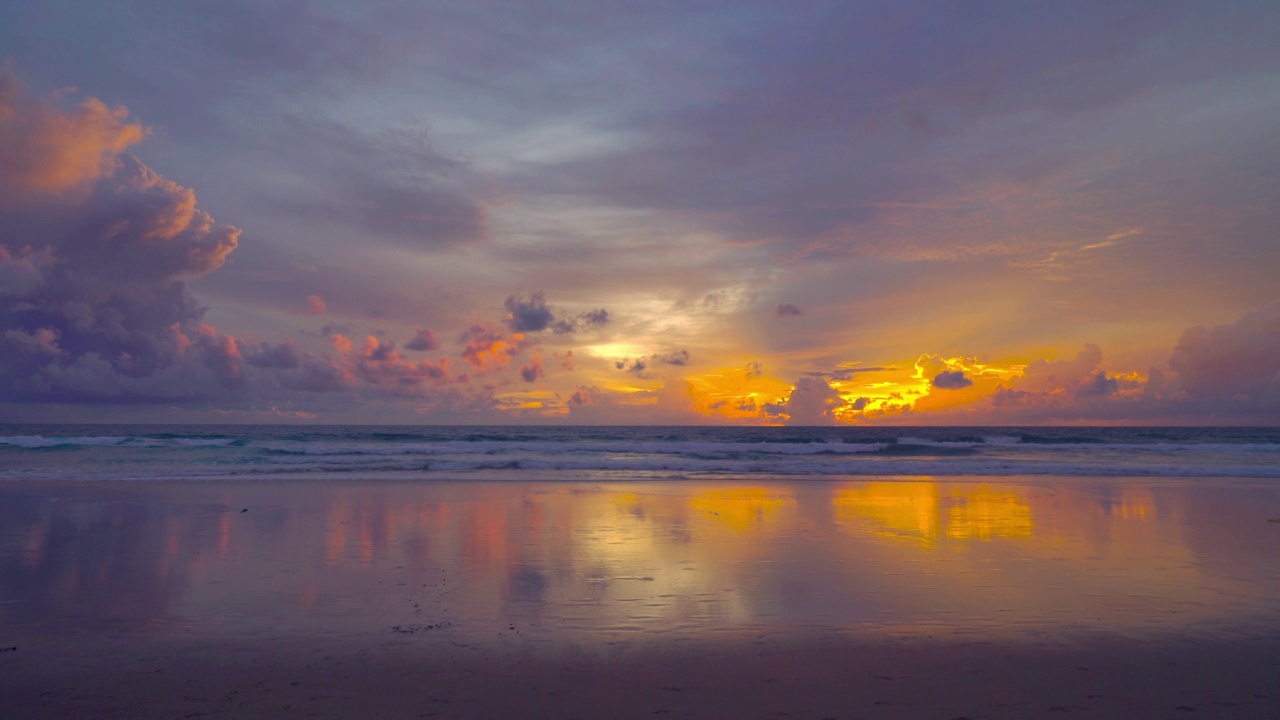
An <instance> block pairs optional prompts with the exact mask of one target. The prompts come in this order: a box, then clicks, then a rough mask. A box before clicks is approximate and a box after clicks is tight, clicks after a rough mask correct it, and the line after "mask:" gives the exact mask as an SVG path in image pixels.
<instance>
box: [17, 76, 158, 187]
mask: <svg viewBox="0 0 1280 720" xmlns="http://www.w3.org/2000/svg"><path fill="white" fill-rule="evenodd" d="M146 135H147V129H146V128H144V127H143V126H142V125H139V124H137V123H132V122H129V111H128V110H127V109H125V108H123V107H115V108H109V107H107V106H106V105H105V104H103V103H102V102H101V101H99V100H97V99H95V98H88V99H86V100H84V101H83V102H81V103H80V105H78V106H77V107H76V108H74V109H73V110H70V111H62V110H60V109H58V108H57V107H54V106H52V105H49V104H45V103H41V102H37V101H34V100H31V99H30V98H27V97H26V96H25V95H24V93H23V91H22V87H21V85H20V83H19V82H18V80H17V78H15V77H14V76H13V75H11V74H8V73H3V72H0V148H3V151H0V189H3V190H5V191H6V192H8V193H23V194H26V193H32V194H43V193H61V192H64V191H67V190H71V189H73V188H77V187H79V186H82V185H84V184H85V183H88V182H91V181H94V180H97V179H99V178H102V177H105V176H107V175H110V174H112V173H113V172H115V171H116V170H117V169H118V167H119V162H120V155H121V154H122V153H123V152H124V151H125V150H126V149H128V148H129V147H130V146H132V145H136V144H137V143H139V142H142V139H143V138H144V137H146Z"/></svg>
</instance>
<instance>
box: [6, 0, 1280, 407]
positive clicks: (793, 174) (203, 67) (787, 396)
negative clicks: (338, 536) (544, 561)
mask: <svg viewBox="0 0 1280 720" xmlns="http://www.w3.org/2000/svg"><path fill="white" fill-rule="evenodd" d="M59 4H60V3H58V2H50V3H45V4H42V5H40V6H39V7H33V8H19V7H8V8H0V47H4V48H6V52H7V53H9V55H8V56H6V57H5V59H4V63H5V70H4V73H3V75H0V420H2V421H9V422H15V421H23V420H33V421H56V420H67V421H93V420H113V419H122V420H131V421H146V420H157V421H171V420H184V421H192V422H196V421H241V422H261V421H276V420H297V419H301V420H315V421H328V422H405V423H412V422H453V423H493V422H569V423H636V422H641V423H790V424H831V423H861V422H866V423H907V424H927V423H956V424H1017V423H1090V422H1102V423H1126V422H1132V423H1224V422H1226V423H1267V424H1272V423H1280V284H1277V282H1276V280H1275V278H1277V277H1280V242H1278V241H1277V238H1280V204H1277V203H1276V202H1275V198H1276V197H1280V187H1277V179H1276V178H1278V177H1280V172H1278V170H1280V136H1277V135H1276V133H1275V132H1274V118H1275V117H1280V72H1277V71H1276V69H1275V68H1277V67H1280V47H1277V46H1276V44H1275V43H1273V42H1269V38H1272V37H1275V36H1276V35H1277V34H1278V33H1280V9H1277V8H1275V7H1274V5H1273V4H1271V3H1265V2H1246V1H1243V0H1241V1H1233V2H1225V3H1218V4H1213V5H1212V6H1210V5H1207V4H1204V3H1192V2H1186V3H1182V2H1159V3H1155V2H1118V3H1117V2H1107V3H1102V2H1096V3H1095V2H1081V3H1074V4H1071V5H1070V6H1069V7H1068V6H1063V7H1054V6H1025V7H1023V6H1016V7H1015V6H1003V5H1001V6H997V5H994V4H990V5H988V4H981V3H979V4H965V5H957V4H954V3H932V2H911V3H900V2H894V3H888V2H885V3H881V2H866V3H835V4H822V3H814V4H811V5H806V6H804V7H803V8H801V9H799V10H797V9H795V8H791V9H787V10H785V11H784V9H783V8H781V7H780V6H777V5H776V4H773V3H709V4H703V5H699V6H697V7H695V8H690V7H688V6H687V5H684V4H666V3H646V4H643V5H635V6H632V5H627V4H622V5H617V6H608V7H597V6H596V5H593V4H582V5H576V4H573V3H569V4H566V3H545V4H543V3H505V2H481V3H472V4H467V5H465V6H457V5H456V4H451V3H425V4H420V5H414V6H410V7H407V6H404V5H402V4H394V3H380V2H375V3H370V4H368V5H367V6H362V8H361V9H360V10H358V11H356V10H354V9H351V8H349V7H347V6H345V5H344V4H340V3H333V4H329V3H316V4H306V5H299V4H294V3H278V4H277V3H235V2H219V3H195V4H192V5H189V6H188V5H183V6H182V7H168V6H157V7H152V6H149V5H148V6H146V7H145V8H144V7H143V6H142V5H134V4H132V3H125V5H124V6H122V7H123V8H124V9H125V11H124V12H119V11H117V9H113V8H105V7H104V8H96V9H95V8H87V9H86V8H82V7H80V6H79V5H78V4H77V5H75V6H74V7H75V8H79V9H78V10H77V12H62V11H59V9H58V7H57V6H58V5H59ZM66 4H67V6H68V7H69V8H70V7H73V6H72V5H71V4H70V3H66ZM197 194H198V195H199V198H200V202H199V204H197ZM215 218H216V219H215ZM1104 349H1105V354H1104Z"/></svg>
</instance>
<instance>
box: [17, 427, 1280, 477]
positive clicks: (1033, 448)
mask: <svg viewBox="0 0 1280 720" xmlns="http://www.w3.org/2000/svg"><path fill="white" fill-rule="evenodd" d="M867 476H887V477H919V476H930V477H935V478H936V477H951V476H955V477H973V476H984V477H996V478H998V477H1028V476H1055V477H1058V478H1081V479H1084V478H1099V477H1126V478H1135V477H1182V478H1214V477H1235V478H1258V479H1262V480H1267V479H1280V428H1253V427H1249V428H1236V427H1214V428H1150V427H1145V428H1122V427H1115V428H1113V427H1107V428H1098V427H1090V428H1044V427H948V428H937V427H911V428H900V427H893V428H887V427H788V428H782V427H768V428H743V427H509V426H487V427H486V426H456V427H437V426H360V425H327V426H284V425H274V426H273V425H245V426H227V425H187V426H183V425H0V481H4V480H24V481H30V480H157V479H191V480H199V479H204V480H224V479H263V480H272V479H290V478H310V479H321V478H327V477H341V478H351V479H360V478H364V479H378V478H383V479H397V480H404V479H410V480H412V479H436V480H467V479H472V480H490V479H515V480H518V479H544V480H570V481H575V480H585V481H600V480H610V479H614V480H616V479H631V480H637V479H638V480H680V479H714V478H717V477H720V478H724V477H730V478H739V479H740V478H747V477H757V478H765V477H786V478H793V479H794V478H800V477H811V478H829V479H838V478H842V477H850V478H857V477H867Z"/></svg>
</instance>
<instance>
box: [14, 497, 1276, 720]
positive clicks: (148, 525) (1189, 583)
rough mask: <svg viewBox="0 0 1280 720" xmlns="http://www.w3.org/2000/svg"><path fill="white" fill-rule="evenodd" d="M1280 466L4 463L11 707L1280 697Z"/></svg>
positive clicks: (1015, 712) (393, 714) (473, 714)
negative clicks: (436, 468) (307, 469)
mask: <svg viewBox="0 0 1280 720" xmlns="http://www.w3.org/2000/svg"><path fill="white" fill-rule="evenodd" d="M1277 499H1278V498H1277V493H1276V491H1274V490H1272V489H1270V488H1268V487H1266V486H1265V485H1259V484H1250V483H1235V482H1226V481H1223V482H1220V483H1218V484H1217V485H1214V486H1207V485H1206V484H1205V483H1202V482H1199V483H1185V482H1164V481H1136V480H1135V481H1127V482H1121V481H1112V482H1108V483H1105V484H1101V483H1092V484H1089V483H1085V484H1081V483H1078V482H1075V483H1067V482H1062V481H1053V480H1049V481H1045V480H1036V481H1034V482H1012V483H1011V482H998V481H995V480H991V481H986V482H983V481H975V482H963V483H937V482H925V481H921V482H914V483H876V482H858V483H831V482H822V483H798V482H791V481H779V482H755V483H752V484H751V485H737V484H733V483H681V484H670V483H650V484H643V483H611V484H604V485H584V484H581V483H576V484H575V483H564V484H542V485H536V486H534V485H527V484H520V483H494V484H482V485H462V484H457V483H430V484H405V483H382V482H367V483H359V482H354V483H353V482H343V483H337V482H334V483H287V484H276V485H262V484H258V485H254V484H250V483H240V484H237V483H207V484H200V483H145V484H137V485H130V484H121V483H117V484H66V485H52V484H26V485H14V486H6V487H3V488H0V542H2V544H0V620H2V621H3V622H2V623H0V707H2V708H4V710H3V716H4V717H6V718H111V717H121V718H125V717H128V718H188V717H227V718H255V717H319V718H328V717H335V718H336V717H344V718H345V717H388V718H416V717H439V718H505V717H513V718H514V717H520V718H526V717H527V718H605V717H607V718H641V717H643V718H658V717H662V718H667V717H671V718H679V717H684V718H774V717H793V718H814V719H821V718H841V719H842V720H843V719H845V718H943V719H944V720H951V719H954V718H961V717H966V718H972V719H974V720H977V719H979V718H1025V717H1039V716H1049V717H1058V716H1062V717H1092V718H1170V717H1200V718H1213V717H1220V718H1275V717H1280V631H1278V629H1280V569H1278V568H1277V564H1276V563H1275V562H1274V558H1275V557H1280V554H1277V551H1280V531H1278V530H1277V526H1276V524H1270V523H1268V522H1267V519H1268V518H1269V517H1274V515H1275V508H1276V507H1277V505H1276V504H1275V502H1276V500H1277Z"/></svg>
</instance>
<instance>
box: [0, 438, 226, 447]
mask: <svg viewBox="0 0 1280 720" xmlns="http://www.w3.org/2000/svg"><path fill="white" fill-rule="evenodd" d="M248 442H249V441H248V440H245V439H243V438H216V437H171V438H154V437H135V436H131V435H92V436H71V435H68V436H62V435H53V436H44V435H12V436H8V437H0V445H10V446H13V447H18V448H24V449H27V450H47V449H56V448H81V447H134V448H147V447H188V448H196V447H232V446H235V447H243V446H245V445H246V444H248Z"/></svg>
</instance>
